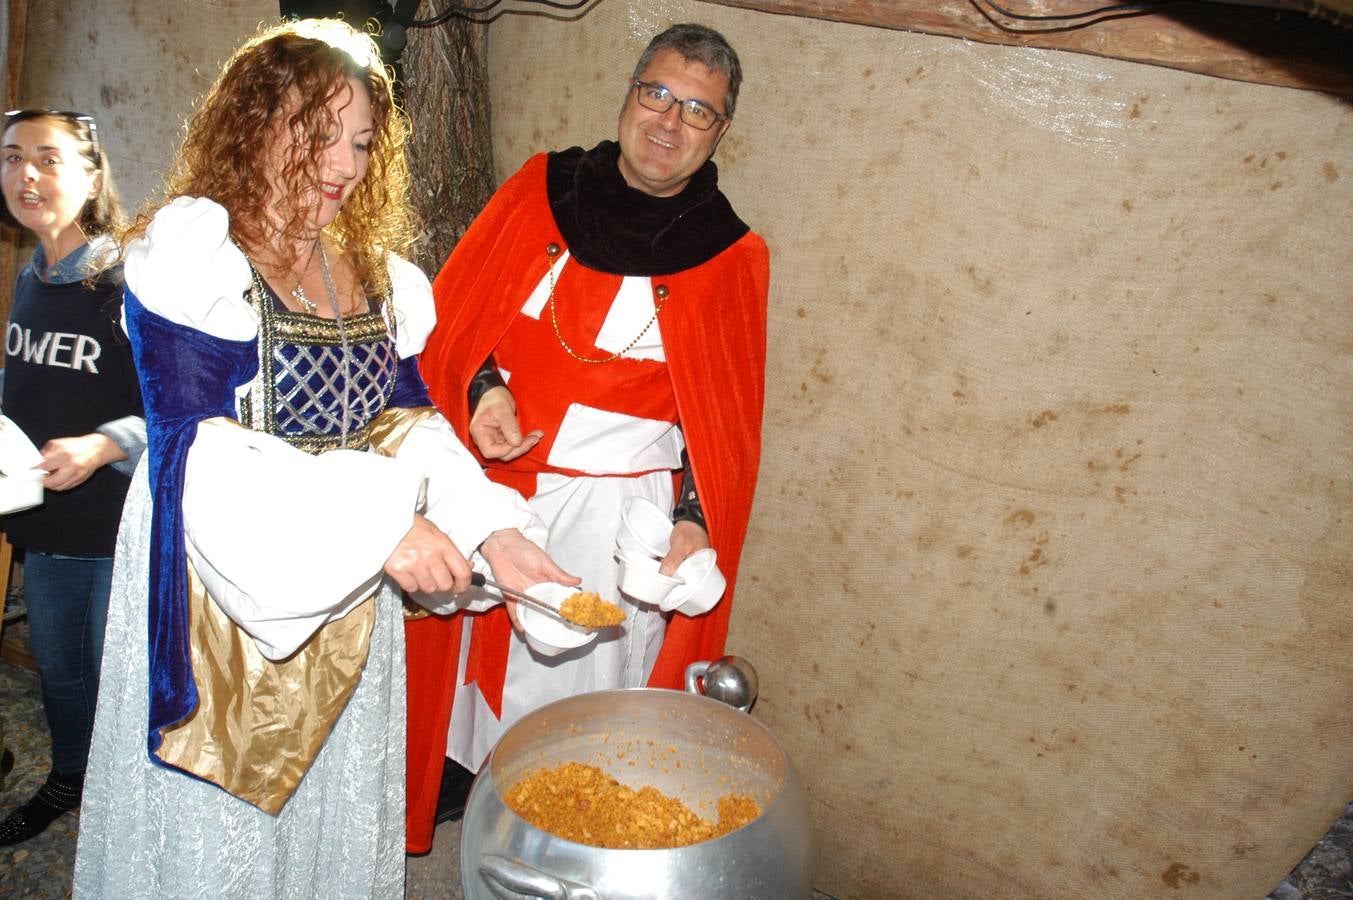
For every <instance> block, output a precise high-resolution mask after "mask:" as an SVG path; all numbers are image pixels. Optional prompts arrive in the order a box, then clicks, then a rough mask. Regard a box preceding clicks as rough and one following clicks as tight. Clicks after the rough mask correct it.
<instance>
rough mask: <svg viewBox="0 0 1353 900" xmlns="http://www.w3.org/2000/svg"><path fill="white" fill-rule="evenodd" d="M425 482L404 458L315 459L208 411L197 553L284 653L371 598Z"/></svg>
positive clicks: (255, 629) (192, 510)
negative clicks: (368, 597)
mask: <svg viewBox="0 0 1353 900" xmlns="http://www.w3.org/2000/svg"><path fill="white" fill-rule="evenodd" d="M422 480H423V476H422V473H421V472H420V471H419V470H418V468H417V467H416V466H413V465H409V464H407V463H403V462H401V461H399V460H397V459H390V458H388V457H381V456H377V455H375V454H372V453H363V452H359V451H355V450H334V451H330V452H328V453H322V454H320V455H318V456H311V455H309V454H307V453H304V452H302V451H300V450H297V449H295V448H294V447H291V446H290V445H288V444H287V443H286V442H284V441H282V440H280V439H278V438H275V437H272V436H270V435H266V434H263V433H261V432H256V431H250V430H249V429H247V428H241V427H239V426H238V425H235V424H233V423H230V422H226V421H223V420H220V419H214V420H207V421H205V422H203V423H202V424H201V425H199V426H198V429H197V439H196V440H195V441H194V442H193V446H192V450H191V451H190V452H189V454H188V467H187V473H186V477H185V480H184V489H183V516H184V530H185V533H186V537H187V542H186V543H187V552H188V558H189V559H190V560H192V562H193V565H194V567H195V568H196V569H197V572H198V574H199V576H201V578H202V581H203V584H204V585H205V586H206V588H207V590H208V592H209V593H210V594H211V596H212V597H213V598H214V599H215V600H216V602H217V603H218V604H219V605H220V606H221V608H222V609H223V610H224V611H225V613H226V614H227V615H229V616H230V618H231V619H233V620H234V621H235V622H236V624H238V625H239V626H240V627H241V628H243V629H244V630H245V631H246V632H248V633H249V634H250V635H251V636H252V637H253V638H254V640H255V641H256V642H257V643H258V646H259V650H260V651H261V652H262V653H263V654H264V655H265V656H267V657H269V658H270V659H282V658H284V657H286V656H289V655H290V654H291V653H293V652H294V651H295V650H296V649H297V648H299V647H300V646H301V644H303V643H305V641H306V640H307V639H308V638H309V637H310V636H311V635H312V634H314V633H315V631H317V630H318V629H319V628H320V627H321V626H322V625H324V624H325V623H326V622H329V621H331V620H333V619H338V618H341V617H343V616H345V615H347V614H348V612H349V611H351V610H352V609H353V608H354V607H355V606H356V605H357V604H358V603H359V602H360V601H362V600H363V599H364V598H366V597H367V596H369V595H370V593H371V590H372V589H373V588H374V587H375V586H376V583H377V581H378V580H379V579H380V577H381V575H382V571H383V567H384V565H385V561H386V559H388V558H389V556H390V554H391V553H392V552H393V551H394V549H395V546H396V545H397V544H398V543H399V541H400V540H401V539H402V538H403V537H404V535H405V534H406V533H408V530H409V528H410V527H411V526H412V525H413V515H414V511H415V509H416V506H417V503H418V496H419V492H420V488H421V486H422Z"/></svg>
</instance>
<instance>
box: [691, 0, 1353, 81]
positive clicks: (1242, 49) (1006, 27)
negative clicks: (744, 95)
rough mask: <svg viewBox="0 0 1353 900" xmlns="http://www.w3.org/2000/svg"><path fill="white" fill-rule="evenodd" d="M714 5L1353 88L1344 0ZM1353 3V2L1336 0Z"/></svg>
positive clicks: (876, 0) (760, 1)
mask: <svg viewBox="0 0 1353 900" xmlns="http://www.w3.org/2000/svg"><path fill="white" fill-rule="evenodd" d="M706 2H709V3H716V4H718V5H720V6H732V7H737V8H740V9H752V10H757V11H760V12H767V13H775V14H780V15H790V16H804V17H808V18H814V19H824V20H828V21H833V22H849V23H853V24H856V25H871V26H875V27H879V28H894V29H898V30H902V31H919V32H923V33H925V34H935V35H944V36H948V37H958V38H966V39H968V40H972V41H979V42H981V43H986V44H1007V45H1014V46H1023V47H1044V48H1049V49H1056V50H1070V51H1072V52H1076V53H1089V54H1092V55H1095V56H1105V57H1112V58H1115V59H1125V60H1130V61H1132V62H1139V63H1147V64H1150V65H1157V66H1166V67H1168V68H1172V69H1183V70H1186V71H1189V72H1198V73H1200V74H1203V75H1212V76H1216V77H1218V78H1229V79H1233V80H1236V81H1248V82H1254V83H1257V84H1271V85H1278V86H1281V87H1293V88H1302V89H1306V90H1317V91H1329V92H1331V93H1335V94H1353V29H1349V28H1344V27H1341V26H1340V25H1338V24H1334V23H1333V22H1331V21H1328V20H1329V19H1333V20H1341V21H1347V18H1348V16H1347V13H1346V11H1344V6H1325V7H1322V8H1321V10H1320V14H1321V15H1323V16H1324V17H1325V18H1324V19H1321V18H1316V17H1314V16H1312V15H1310V14H1308V13H1305V12H1299V11H1294V10H1278V9H1274V8H1260V7H1257V6H1247V5H1236V4H1229V3H1204V2H1187V3H1178V4H1171V5H1169V6H1166V7H1163V8H1162V9H1161V10H1159V11H1158V12H1152V13H1140V14H1137V13H1134V14H1128V15H1118V16H1109V17H1106V18H1101V19H1098V20H1096V21H1095V22H1094V23H1093V24H1089V25H1085V26H1082V27H1068V26H1067V23H1064V22H1063V23H1048V24H1043V23H1038V22H1029V21H1017V20H1014V19H1011V18H1007V17H1005V16H1003V15H1001V14H1000V13H998V12H997V11H996V10H995V9H993V8H992V7H991V6H990V5H989V4H988V3H986V2H985V0H706ZM1334 2H1336V3H1339V4H1345V5H1353V4H1350V3H1349V0H1334ZM999 5H1000V6H1002V7H1004V8H1006V9H1007V10H1009V11H1011V12H1020V13H1030V14H1042V15H1047V14H1051V13H1069V12H1073V11H1075V10H1082V9H1088V8H1094V7H1096V6H1102V5H1105V4H1100V3H1093V2H1089V0H1086V2H1080V0H1005V2H1001V3H999Z"/></svg>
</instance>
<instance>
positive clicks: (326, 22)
mask: <svg viewBox="0 0 1353 900" xmlns="http://www.w3.org/2000/svg"><path fill="white" fill-rule="evenodd" d="M349 79H355V80H356V81H358V82H359V83H361V84H362V85H364V86H365V88H366V91H367V94H368V95H369V98H370V101H371V117H372V125H373V128H374V132H373V135H372V139H371V143H370V151H369V163H368V168H367V173H366V177H365V178H363V179H362V180H361V182H360V183H358V185H357V187H356V189H355V190H354V191H353V193H352V195H351V196H350V197H349V198H348V200H347V202H346V203H344V204H343V206H342V208H341V209H340V210H339V213H338V216H337V218H335V219H334V221H333V222H332V223H330V224H329V225H328V226H327V228H326V229H325V232H326V234H328V235H330V237H332V238H333V239H334V240H335V241H336V242H337V243H338V244H339V245H340V246H342V247H343V248H344V249H345V251H346V252H347V253H348V254H349V256H350V259H351V260H352V262H353V265H354V267H355V268H356V270H357V276H358V278H359V279H360V281H361V282H362V283H363V284H365V285H366V286H367V288H368V289H369V290H373V291H375V292H377V293H386V292H388V290H389V286H390V285H389V275H388V272H387V269H386V265H385V254H386V253H387V252H389V253H398V254H400V255H407V253H408V251H409V248H410V247H411V246H412V245H413V243H414V240H415V238H416V235H417V229H416V225H415V219H414V214H413V211H412V208H411V207H410V205H409V171H408V163H407V161H406V159H405V151H404V148H405V144H406V142H407V140H408V134H409V129H408V124H407V122H406V121H405V118H404V114H403V112H402V111H401V110H400V109H399V108H398V107H397V106H396V104H395V99H394V92H393V89H392V77H391V75H390V73H389V72H388V71H387V70H386V68H385V67H384V65H383V64H382V63H381V61H380V53H379V51H378V49H377V47H376V44H375V41H373V40H372V38H371V37H370V35H367V34H364V33H362V32H360V31H358V30H357V29H355V28H353V27H352V26H350V25H348V24H347V23H345V22H343V21H341V20H338V19H302V20H299V21H289V22H285V23H283V24H280V25H275V26H272V27H268V28H265V29H263V30H261V31H260V32H259V33H258V34H257V35H256V36H255V37H254V38H252V39H251V40H250V41H249V42H247V43H246V44H244V46H242V47H240V49H238V50H236V51H235V53H234V54H233V55H232V56H231V57H230V59H229V61H227V62H226V64H225V67H224V69H223V70H222V72H221V75H220V77H218V78H217V80H216V83H215V84H214V85H213V86H212V87H211V89H210V90H209V91H208V92H207V94H206V96H205V97H204V98H203V99H202V101H201V103H200V104H199V105H198V108H197V110H196V112H194V113H193V115H192V118H191V119H189V121H188V127H187V135H186V136H185V137H184V140H183V145H182V146H181V147H180V149H179V152H178V155H177V157H176V158H175V160H174V163H173V165H172V167H171V168H170V171H169V176H168V178H167V179H166V180H165V184H164V188H163V197H162V198H161V199H160V200H159V201H158V202H157V203H156V204H154V206H153V207H152V208H151V209H149V210H146V211H143V212H141V213H140V214H138V216H137V218H136V221H135V222H134V223H133V224H132V226H131V228H130V229H129V233H128V234H127V235H126V237H127V238H132V237H136V236H139V235H140V234H142V233H144V231H145V228H146V227H147V226H148V225H149V222H150V217H151V216H152V215H153V214H154V211H155V208H158V207H159V206H161V205H163V204H164V203H167V202H168V201H169V200H171V199H173V198H174V197H180V196H192V197H206V198H208V199H211V200H214V201H216V202H217V203H219V204H221V205H222V206H223V207H225V209H226V211H227V212H228V213H229V214H230V229H231V234H232V236H233V237H234V238H235V240H236V241H238V242H239V243H240V245H241V246H242V247H244V248H245V250H246V251H247V252H250V253H253V254H261V255H264V256H265V257H269V258H271V259H272V260H275V261H276V262H278V263H280V264H281V265H282V266H284V267H289V266H291V265H293V264H294V263H295V262H296V261H297V260H296V258H295V255H296V250H295V243H296V241H297V240H298V239H299V238H301V237H303V236H304V235H305V234H307V233H308V232H309V231H310V228H311V226H310V225H309V221H310V216H311V214H312V207H311V206H310V202H311V201H310V200H308V199H307V198H313V196H314V187H313V186H314V185H315V184H316V183H317V182H318V181H319V180H320V158H321V155H322V154H323V152H324V149H325V147H326V146H327V145H328V143H329V141H330V139H331V136H332V134H333V129H334V127H335V123H334V122H333V121H332V116H331V114H330V111H329V104H330V103H331V102H332V101H333V100H334V98H335V97H337V96H338V95H340V94H341V93H342V92H345V91H347V90H349V84H348V82H349ZM340 102H341V101H340ZM292 135H296V136H297V139H296V140H295V142H294V143H293V144H292V145H291V149H290V152H285V150H284V152H283V153H282V154H280V156H281V158H282V168H281V171H280V173H278V174H277V176H276V177H275V178H271V179H270V178H269V177H268V175H269V172H270V170H271V169H272V167H273V166H274V165H275V163H274V161H273V158H274V154H275V149H274V148H275V146H276V144H277V142H278V141H279V140H281V141H290V140H291V136H292ZM273 184H279V185H281V186H282V188H283V194H284V196H281V197H278V196H274V190H273V187H272V185H273ZM267 210H272V211H273V212H274V214H275V215H277V214H280V217H281V220H282V225H281V227H280V228H279V227H278V226H277V224H276V218H269V216H268V215H267V214H266V212H265V211H267Z"/></svg>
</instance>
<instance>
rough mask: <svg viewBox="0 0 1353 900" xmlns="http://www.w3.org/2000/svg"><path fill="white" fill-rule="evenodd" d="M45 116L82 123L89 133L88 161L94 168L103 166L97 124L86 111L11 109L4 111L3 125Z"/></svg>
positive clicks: (77, 123) (6, 125) (7, 125)
mask: <svg viewBox="0 0 1353 900" xmlns="http://www.w3.org/2000/svg"><path fill="white" fill-rule="evenodd" d="M47 116H56V117H57V118H58V119H65V120H66V121H67V122H74V123H75V124H76V125H83V126H84V128H85V131H87V132H88V133H89V145H90V162H92V163H93V164H94V168H95V169H102V168H103V162H102V160H103V155H102V154H101V153H100V152H99V126H98V124H97V123H95V121H94V117H93V116H91V115H89V114H88V113H82V112H71V111H70V110H68V109H11V110H10V111H9V112H7V113H5V127H6V128H8V127H9V126H11V125H13V124H14V123H15V122H23V121H26V120H28V119H42V118H45V117H47Z"/></svg>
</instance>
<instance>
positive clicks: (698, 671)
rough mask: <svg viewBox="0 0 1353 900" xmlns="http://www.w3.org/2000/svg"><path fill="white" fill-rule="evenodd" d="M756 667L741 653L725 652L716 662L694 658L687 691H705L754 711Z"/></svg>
mask: <svg viewBox="0 0 1353 900" xmlns="http://www.w3.org/2000/svg"><path fill="white" fill-rule="evenodd" d="M756 691H757V681H756V669H754V668H752V664H751V663H749V662H748V661H747V660H745V659H743V658H742V657H741V656H721V657H719V658H718V659H716V660H714V661H713V662H693V663H691V664H690V665H689V666H687V667H686V692H687V693H689V694H704V695H705V696H706V697H711V698H713V699H715V700H721V701H723V702H724V703H727V704H728V705H729V706H735V707H737V708H738V709H740V710H742V711H743V712H749V711H751V708H752V704H753V703H755V702H756Z"/></svg>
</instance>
